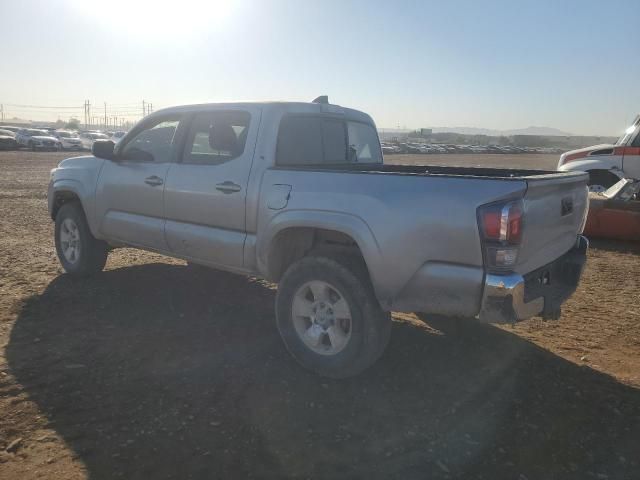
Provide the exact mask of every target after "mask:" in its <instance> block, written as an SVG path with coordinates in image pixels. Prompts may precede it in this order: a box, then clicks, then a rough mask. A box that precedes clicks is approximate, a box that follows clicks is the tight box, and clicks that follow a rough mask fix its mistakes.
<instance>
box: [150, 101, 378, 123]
mask: <svg viewBox="0 0 640 480" xmlns="http://www.w3.org/2000/svg"><path fill="white" fill-rule="evenodd" d="M256 107H258V108H260V109H262V110H263V111H264V110H270V111H271V113H276V112H280V113H281V114H287V113H297V114H304V113H309V114H319V113H320V114H327V115H339V116H343V117H344V118H345V119H347V120H354V121H359V122H364V123H369V124H372V125H374V124H375V123H374V121H373V119H372V118H371V117H370V116H369V115H368V114H366V113H364V112H361V111H359V110H354V109H352V108H346V107H342V106H340V105H333V104H330V103H314V102H273V101H272V102H228V103H227V102H221V103H200V104H192V105H180V106H176V107H167V108H163V109H161V110H156V111H155V112H153V113H152V114H151V115H150V116H154V117H155V116H163V115H166V114H171V113H180V114H184V113H192V112H199V111H205V110H210V109H211V108H216V109H224V108H229V109H233V110H236V109H242V108H256Z"/></svg>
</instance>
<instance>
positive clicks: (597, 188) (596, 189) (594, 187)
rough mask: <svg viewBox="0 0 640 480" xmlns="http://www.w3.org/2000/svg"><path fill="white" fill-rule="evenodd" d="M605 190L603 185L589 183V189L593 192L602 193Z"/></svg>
mask: <svg viewBox="0 0 640 480" xmlns="http://www.w3.org/2000/svg"><path fill="white" fill-rule="evenodd" d="M605 190H606V188H605V187H604V186H603V185H589V191H590V192H595V193H602V192H604V191H605Z"/></svg>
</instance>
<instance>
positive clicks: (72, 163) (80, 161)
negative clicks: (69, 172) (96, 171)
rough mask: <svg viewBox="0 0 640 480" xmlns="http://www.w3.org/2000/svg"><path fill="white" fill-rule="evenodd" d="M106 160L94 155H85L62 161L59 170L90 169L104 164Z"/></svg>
mask: <svg viewBox="0 0 640 480" xmlns="http://www.w3.org/2000/svg"><path fill="white" fill-rule="evenodd" d="M104 161H105V160H104V159H102V158H96V157H94V156H93V155H83V156H81V157H71V158H67V159H65V160H63V161H61V162H60V163H59V164H58V168H88V167H91V166H95V165H98V164H102V163H103V162H104Z"/></svg>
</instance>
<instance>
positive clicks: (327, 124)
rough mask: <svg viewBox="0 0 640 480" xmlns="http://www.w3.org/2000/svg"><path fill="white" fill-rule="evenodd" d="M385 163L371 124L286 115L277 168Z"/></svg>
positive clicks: (277, 155) (281, 130) (279, 132)
mask: <svg viewBox="0 0 640 480" xmlns="http://www.w3.org/2000/svg"><path fill="white" fill-rule="evenodd" d="M350 163H382V150H381V147H380V142H379V140H378V134H377V132H376V130H375V127H374V126H373V125H371V124H367V123H362V122H355V121H350V120H344V119H343V118H341V117H331V116H322V115H295V114H292V115H286V116H285V117H283V119H282V121H281V122H280V128H279V131H278V142H277V150H276V165H279V166H313V165H341V164H342V165H344V164H350Z"/></svg>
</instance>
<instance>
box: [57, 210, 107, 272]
mask: <svg viewBox="0 0 640 480" xmlns="http://www.w3.org/2000/svg"><path fill="white" fill-rule="evenodd" d="M55 242H56V253H57V254H58V259H59V260H60V264H61V265H62V267H63V268H64V269H65V271H66V272H67V273H70V274H72V275H77V276H86V275H91V274H93V273H97V272H99V271H101V270H102V269H103V268H104V265H105V263H106V262H107V255H108V248H107V244H106V243H105V242H103V241H102V240H98V239H97V238H95V237H94V236H93V235H92V234H91V230H89V225H88V224H87V219H86V217H85V215H84V212H83V210H82V208H81V206H80V204H79V203H78V202H70V203H65V204H64V205H62V207H60V210H58V214H57V215H56V227H55Z"/></svg>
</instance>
